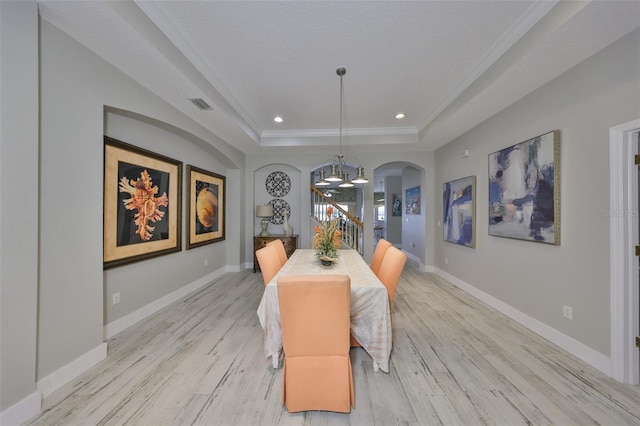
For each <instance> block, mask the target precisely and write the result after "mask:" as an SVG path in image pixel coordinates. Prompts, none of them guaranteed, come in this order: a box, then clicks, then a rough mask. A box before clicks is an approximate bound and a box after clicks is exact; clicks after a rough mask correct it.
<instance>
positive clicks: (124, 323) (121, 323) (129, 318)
mask: <svg viewBox="0 0 640 426" xmlns="http://www.w3.org/2000/svg"><path fill="white" fill-rule="evenodd" d="M236 269H238V270H237V271H236ZM231 270H232V272H239V268H238V267H229V266H225V267H222V268H220V269H218V270H217V271H214V272H212V273H210V274H209V275H205V276H204V277H202V278H199V279H197V280H196V281H194V282H192V283H191V284H187V285H185V286H184V287H181V288H179V289H178V290H176V291H174V292H172V293H169V294H167V295H166V296H164V297H161V298H160V299H157V300H154V301H153V302H151V303H149V304H148V305H145V306H143V307H142V308H140V309H138V310H137V311H134V312H131V313H130V314H128V315H125V316H123V317H122V318H118V319H117V320H115V321H112V322H110V323H109V324H107V325H105V326H104V335H105V339H109V338H111V337H113V336H115V335H116V334H118V333H120V332H121V331H122V330H125V329H127V328H129V327H131V326H132V325H133V324H135V323H137V322H138V321H141V320H143V319H145V318H147V317H148V316H149V315H151V314H153V313H155V312H157V311H159V310H160V309H162V308H164V307H167V306H169V305H170V304H172V303H173V302H177V301H178V300H182V299H183V298H184V297H185V296H187V295H188V294H189V293H192V292H194V291H196V290H198V289H199V288H201V287H204V286H205V285H207V284H209V283H211V281H213V280H214V279H216V278H218V277H220V276H222V275H223V274H225V273H227V272H230V271H231Z"/></svg>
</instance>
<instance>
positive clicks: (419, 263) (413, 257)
mask: <svg viewBox="0 0 640 426" xmlns="http://www.w3.org/2000/svg"><path fill="white" fill-rule="evenodd" d="M402 251H403V252H404V254H406V255H407V259H408V260H409V261H410V262H413V263H415V264H416V265H417V266H418V268H419V269H420V270H422V268H423V266H424V265H423V264H422V261H421V260H420V258H419V257H418V256H416V255H415V254H412V253H409V252H408V251H406V250H402Z"/></svg>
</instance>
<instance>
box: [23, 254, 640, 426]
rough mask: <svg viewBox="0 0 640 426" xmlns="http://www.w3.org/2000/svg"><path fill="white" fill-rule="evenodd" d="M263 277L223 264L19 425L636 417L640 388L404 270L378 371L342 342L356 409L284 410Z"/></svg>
mask: <svg viewBox="0 0 640 426" xmlns="http://www.w3.org/2000/svg"><path fill="white" fill-rule="evenodd" d="M263 290H264V285H263V284H262V277H261V275H260V274H259V273H257V274H254V273H251V272H250V271H246V272H239V273H229V274H226V275H224V276H223V277H221V278H220V279H217V280H216V281H215V282H213V283H212V284H211V285H209V286H207V287H205V288H203V289H201V290H200V291H198V292H196V293H194V294H191V295H190V296H189V297H187V298H186V299H185V300H183V301H180V302H177V303H175V304H173V305H171V306H169V307H167V308H166V309H164V310H162V311H160V312H158V313H156V314H154V315H153V316H151V317H149V318H147V319H145V320H144V321H141V322H140V323H138V324H136V325H135V326H133V327H130V328H129V329H127V330H125V331H123V332H121V333H119V334H118V335H116V336H114V337H113V338H112V339H110V340H109V342H108V357H107V359H106V360H104V361H103V362H102V363H100V364H99V365H97V366H95V367H94V368H93V369H91V370H90V371H88V372H86V373H85V374H83V375H82V376H81V377H80V378H78V379H76V380H74V381H73V382H71V383H69V384H68V385H67V386H65V387H64V388H62V389H60V390H58V391H57V392H55V393H54V394H52V395H51V396H49V397H48V398H47V399H46V400H45V401H44V406H45V411H43V412H42V413H41V414H40V415H39V416H37V417H36V418H34V419H31V421H30V422H29V423H27V424H28V425H32V426H40V425H141V426H146V425H149V426H155V425H292V426H295V425H399V424H402V425H525V424H527V425H531V424H533V425H547V424H558V425H587V424H602V425H640V388H639V387H634V386H627V385H622V384H619V383H617V382H616V381H614V380H612V379H609V378H607V377H605V376H604V375H603V374H602V373H600V372H599V371H597V370H595V369H593V368H591V367H590V366H588V365H586V364H584V363H583V362H581V361H579V360H577V359H576V358H574V357H573V356H571V355H569V354H567V353H566V352H564V351H563V350H562V349H559V348H558V347H556V346H554V345H552V344H551V343H549V342H547V341H546V340H544V339H542V338H541V337H539V336H537V335H536V334H533V333H531V332H530V331H528V330H526V329H525V328H524V327H522V326H520V325H519V324H517V323H514V322H513V321H512V320H510V319H508V318H506V317H505V316H503V315H502V314H500V313H498V312H496V311H495V310H493V309H491V308H489V307H487V306H486V305H484V304H483V303H482V302H480V301H478V300H477V299H475V298H473V297H472V296H469V295H468V294H466V293H464V292H463V291H461V290H459V289H457V288H456V287H454V286H452V285H451V284H450V283H448V282H446V281H444V280H442V279H441V278H439V277H438V276H436V275H434V274H430V273H424V272H420V271H418V270H417V269H416V268H415V267H413V266H412V265H409V264H408V265H407V267H406V268H405V271H404V273H403V275H402V278H401V281H400V283H399V285H398V289H397V291H396V295H395V298H394V306H393V314H392V315H393V317H392V318H393V332H394V336H393V340H394V349H393V352H392V354H391V365H390V367H391V369H390V372H389V374H386V373H383V372H378V373H374V372H373V368H372V364H371V359H370V358H369V356H368V355H367V354H366V353H365V352H364V351H363V350H362V349H361V348H353V349H351V360H352V364H353V374H354V382H355V391H356V408H355V409H353V410H352V412H351V413H350V414H338V413H329V412H307V413H295V414H290V413H288V412H287V411H286V409H285V408H283V407H282V405H281V398H282V369H278V370H274V369H273V368H272V367H271V360H270V359H267V358H266V357H265V355H264V353H263V349H262V348H263V347H262V342H263V332H262V328H261V327H260V323H259V322H258V317H257V315H256V309H257V306H258V303H259V301H260V297H261V295H262V292H263Z"/></svg>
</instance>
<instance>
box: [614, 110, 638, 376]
mask: <svg viewBox="0 0 640 426" xmlns="http://www.w3.org/2000/svg"><path fill="white" fill-rule="evenodd" d="M639 134H640V119H638V120H634V121H631V122H628V123H624V124H621V125H619V126H615V127H612V128H611V129H610V130H609V154H610V155H609V176H610V189H611V190H610V194H611V195H610V209H609V211H608V213H609V217H610V220H609V224H610V247H611V248H610V265H611V270H610V274H611V358H610V359H611V376H612V377H613V378H614V379H616V380H618V381H620V382H623V383H629V384H634V385H638V384H639V383H640V349H639V348H638V347H637V346H636V336H638V335H640V289H639V287H640V285H639V283H640V269H639V268H640V264H639V263H638V258H637V257H636V256H635V246H637V245H640V223H639V217H638V216H639V214H638V213H639V204H638V198H639V195H640V177H639V173H638V166H636V165H635V164H634V157H635V155H636V154H638V153H639V152H640V142H639V140H638V138H639Z"/></svg>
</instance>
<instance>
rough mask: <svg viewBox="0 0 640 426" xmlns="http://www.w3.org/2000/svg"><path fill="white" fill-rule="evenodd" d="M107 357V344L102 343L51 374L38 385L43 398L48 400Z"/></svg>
mask: <svg viewBox="0 0 640 426" xmlns="http://www.w3.org/2000/svg"><path fill="white" fill-rule="evenodd" d="M106 357H107V344H106V343H101V344H100V345H98V346H97V347H95V348H94V349H92V350H90V351H89V352H87V353H85V354H83V355H80V357H78V358H76V359H75V360H74V361H71V362H70V363H69V364H67V365H65V366H64V367H62V368H59V369H58V370H56V371H54V372H53V373H51V374H49V375H48V376H47V377H44V378H43V379H41V380H39V381H38V383H36V386H37V387H38V390H39V391H40V392H41V393H42V397H43V398H46V397H47V396H49V395H51V394H52V393H53V392H54V391H56V390H58V389H60V388H61V387H62V386H64V385H66V384H67V383H69V382H70V381H71V380H73V379H75V378H76V377H78V376H79V375H81V374H82V373H84V372H85V371H87V370H88V369H90V368H91V367H93V366H94V365H96V364H97V363H99V362H100V361H102V360H103V359H105V358H106Z"/></svg>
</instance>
